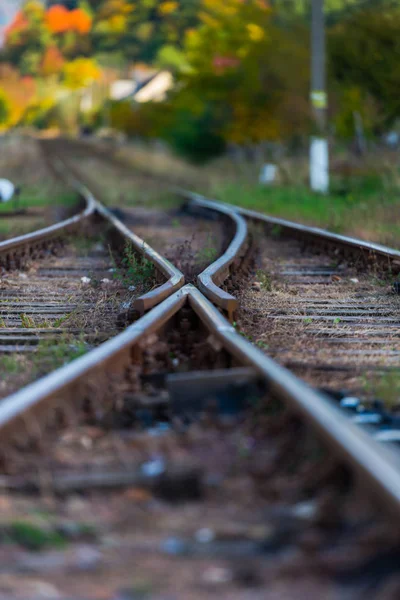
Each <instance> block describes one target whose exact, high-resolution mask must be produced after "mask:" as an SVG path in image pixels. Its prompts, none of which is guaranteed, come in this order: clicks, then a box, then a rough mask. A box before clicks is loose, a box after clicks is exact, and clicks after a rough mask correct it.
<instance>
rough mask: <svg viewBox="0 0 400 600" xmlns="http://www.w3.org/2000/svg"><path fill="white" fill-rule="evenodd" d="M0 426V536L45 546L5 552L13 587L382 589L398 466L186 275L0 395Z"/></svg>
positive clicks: (391, 562)
mask: <svg viewBox="0 0 400 600" xmlns="http://www.w3.org/2000/svg"><path fill="white" fill-rule="evenodd" d="M191 200H192V202H191V210H195V211H198V210H206V209H207V210H211V208H212V204H210V203H209V202H207V201H202V200H201V199H200V198H199V197H198V196H196V197H194V198H193V197H192V198H191ZM221 210H224V209H223V207H221ZM225 211H226V209H225ZM230 218H231V220H232V224H234V228H235V229H236V236H235V238H234V239H233V240H232V242H231V243H230V245H229V246H228V247H227V248H226V251H225V253H224V255H223V256H221V257H220V258H219V259H218V260H217V261H216V262H215V263H213V264H211V265H210V266H209V267H208V268H207V269H206V270H205V271H204V272H203V273H200V274H199V275H198V278H197V280H198V282H199V285H200V286H201V287H202V291H204V293H206V294H208V295H209V297H210V298H211V299H212V300H213V301H214V302H215V303H216V304H217V305H218V306H220V307H221V308H222V309H223V310H225V311H227V312H228V313H229V312H230V313H232V311H233V310H234V309H235V302H234V301H235V299H234V298H232V297H231V296H230V295H229V294H228V293H227V292H224V291H223V290H222V291H219V290H218V285H221V284H222V283H223V282H224V281H225V280H226V278H227V277H228V275H229V274H231V275H233V276H235V274H236V273H235V272H236V270H237V267H238V262H237V260H238V259H237V256H236V254H238V255H240V256H241V257H242V258H243V256H244V257H245V258H246V257H248V243H247V241H246V226H245V224H244V223H243V221H242V219H240V218H238V217H235V216H234V215H233V216H231V217H230ZM240 262H241V263H243V261H242V260H241V261H240ZM245 264H246V265H247V264H248V261H245ZM263 281H264V283H265V284H266V285H268V283H266V279H264V278H263ZM237 283H238V280H237V281H236V284H235V285H237ZM256 287H257V286H256ZM0 426H1V433H2V445H1V448H0V451H1V463H2V471H3V477H2V479H1V485H2V486H3V488H4V489H5V490H8V491H9V493H12V494H13V495H12V503H9V504H8V505H7V504H4V503H3V518H4V517H7V519H8V520H7V522H6V523H4V524H3V526H2V532H3V535H4V536H6V537H7V538H8V539H10V540H11V541H14V542H19V544H23V545H25V546H26V547H28V548H32V547H41V548H46V547H47V553H44V554H42V555H41V558H38V557H33V556H32V555H30V554H29V553H27V552H18V551H17V550H16V548H15V546H13V552H14V553H13V557H12V564H11V561H10V562H6V561H4V563H3V573H4V572H6V573H7V576H3V575H2V574H1V573H0V589H1V586H3V587H7V590H8V593H9V594H11V597H18V595H19V596H21V597H24V596H25V597H26V596H27V595H28V596H29V597H34V595H35V593H36V590H37V587H35V586H37V585H38V584H37V580H38V578H39V581H40V579H43V577H45V579H46V584H47V586H49V587H47V589H46V593H47V594H49V590H50V591H51V592H52V593H53V595H58V597H61V598H67V597H77V596H80V597H82V596H83V597H89V598H115V597H117V598H118V597H128V598H129V597H135V595H136V596H138V595H139V597H140V595H141V596H143V595H144V596H146V595H147V597H149V598H153V599H158V600H161V599H163V598H166V597H169V596H171V595H172V597H176V598H179V599H181V598H182V599H183V598H185V599H187V598H194V599H197V598H199V599H200V598H205V597H207V598H209V597H218V598H226V599H228V598H229V599H230V600H231V599H233V600H235V599H239V598H240V599H241V600H244V599H245V598H246V599H248V598H251V599H254V600H256V599H257V600H258V599H261V598H263V599H265V598H276V597H277V596H279V597H280V598H293V597H297V598H298V597H300V598H301V597H304V598H310V597H326V598H334V597H345V596H346V597H351V598H364V597H369V598H380V599H381V598H393V599H394V598H396V597H397V596H398V593H399V582H398V577H397V573H396V569H397V561H398V552H399V539H398V530H397V527H396V526H394V523H396V522H397V519H396V517H398V512H399V507H400V478H399V472H398V467H397V459H395V458H394V456H393V455H392V454H391V451H389V450H388V449H383V448H381V447H380V446H377V445H376V443H375V442H374V441H373V440H371V439H370V438H369V437H368V436H366V434H364V433H363V432H362V431H360V430H359V429H358V428H356V427H354V426H353V425H352V424H351V423H350V422H349V421H348V420H347V419H346V418H345V417H344V416H343V415H342V414H341V412H340V411H338V410H337V409H336V407H334V406H333V405H332V404H330V403H329V402H328V401H327V400H326V399H325V398H324V397H323V396H321V395H319V394H317V393H316V392H314V391H313V390H312V389H310V388H308V387H307V386H305V385H304V384H303V383H301V382H300V381H299V380H297V379H296V378H295V377H293V376H292V375H291V374H290V373H288V372H287V371H285V370H284V369H282V368H281V367H279V366H278V365H277V364H276V363H274V362H273V361H271V360H270V359H269V358H268V357H266V356H264V355H263V354H262V353H261V352H260V350H258V349H257V348H256V347H255V346H254V345H253V344H250V343H249V342H248V341H247V340H246V339H244V338H243V337H242V336H240V335H239V334H238V333H237V332H236V331H235V329H234V327H232V325H230V324H229V322H228V321H226V320H225V319H224V318H223V317H222V316H221V315H220V314H219V313H218V312H217V310H216V309H215V308H214V307H213V306H212V305H211V304H210V302H209V301H207V300H206V299H205V298H204V296H203V295H202V294H201V293H200V292H199V291H198V290H196V289H195V288H194V287H193V286H191V285H189V286H185V287H184V288H182V289H181V290H179V291H178V292H176V293H175V294H174V295H172V296H170V297H169V298H167V299H166V300H164V302H163V303H161V304H159V305H158V306H156V307H155V308H153V310H151V311H150V312H149V313H148V314H147V315H145V316H144V317H142V318H141V319H139V320H138V321H136V322H135V323H134V324H133V325H130V326H129V327H127V328H126V329H125V331H124V332H122V333H120V334H118V335H117V336H116V337H114V338H113V339H111V340H109V341H107V342H105V343H104V344H102V345H100V346H99V347H98V348H95V349H94V350H93V351H91V352H89V353H87V354H86V355H85V356H83V357H81V358H78V359H76V360H75V361H73V362H72V363H71V364H69V365H67V366H65V367H63V368H62V369H60V370H58V371H55V372H53V373H51V374H50V375H48V376H46V377H45V378H43V379H41V380H39V381H37V382H36V383H34V384H32V385H31V386H30V387H28V388H26V389H22V390H20V391H19V392H17V393H16V394H14V395H13V396H10V397H9V398H7V399H6V400H4V401H3V404H2V405H1V410H0ZM37 492H40V497H39V499H38V498H35V497H34V496H32V493H37ZM77 493H79V494H82V496H81V497H77V495H76V494H77ZM50 499H51V502H50ZM171 501H172V503H171ZM43 502H47V504H46V506H47V513H46V515H43V511H42V512H40V509H42V508H43ZM176 502H179V504H176ZM49 506H50V507H51V508H50V509H49ZM26 514H30V515H38V514H40V516H37V517H33V516H31V517H30V519H29V523H28V524H26V522H25V523H21V522H20V520H19V519H20V518H21V515H26ZM393 516H395V520H394V521H393V518H392V517H393ZM78 521H80V522H78ZM55 543H64V544H66V547H65V548H64V550H63V551H62V552H60V551H59V552H57V553H54V552H52V550H51V546H52V544H55ZM83 543H85V545H84V546H83ZM132 564H134V565H135V570H133V569H132ZM12 573H15V574H18V575H16V576H15V577H14V578H13V577H12ZM71 574H72V575H73V577H71ZM166 595H167V596H166Z"/></svg>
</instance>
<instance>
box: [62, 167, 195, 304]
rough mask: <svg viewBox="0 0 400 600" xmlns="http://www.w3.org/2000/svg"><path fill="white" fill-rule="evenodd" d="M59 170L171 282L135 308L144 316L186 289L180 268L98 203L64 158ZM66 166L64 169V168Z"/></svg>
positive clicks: (145, 296)
mask: <svg viewBox="0 0 400 600" xmlns="http://www.w3.org/2000/svg"><path fill="white" fill-rule="evenodd" d="M52 162H53V164H54V167H55V169H56V170H57V171H58V172H59V174H60V176H62V177H63V178H64V179H66V181H67V182H68V184H69V185H70V186H71V187H73V188H74V189H75V190H76V191H77V192H78V193H79V194H80V195H81V196H83V197H84V198H85V199H86V201H87V203H90V205H93V206H94V210H95V213H96V214H98V215H100V216H101V217H102V218H103V219H104V220H105V221H108V222H109V223H111V224H112V225H113V227H114V228H115V229H116V230H117V231H118V232H119V233H120V234H121V235H122V236H123V237H124V238H125V239H126V240H129V242H130V243H131V244H132V246H133V247H134V249H135V251H136V252H138V253H139V254H141V255H142V256H144V257H145V258H147V259H148V260H150V261H151V262H152V263H153V264H154V265H155V267H156V268H157V269H158V270H159V271H160V272H161V273H162V274H163V275H164V276H165V277H166V279H167V281H166V282H165V283H163V284H161V285H159V286H157V287H156V288H155V289H153V290H150V292H147V293H146V294H143V295H142V296H140V297H139V298H137V299H136V300H134V302H133V308H134V309H135V310H137V311H138V312H139V313H140V314H143V313H144V312H146V311H147V310H150V309H151V308H153V306H155V305H156V304H158V303H159V302H161V301H162V300H165V298H167V297H168V296H170V295H171V294H172V293H173V292H175V291H176V290H178V289H179V288H180V287H182V286H183V285H184V283H185V277H184V275H183V273H181V271H179V269H177V268H176V267H175V266H174V265H173V264H172V263H170V261H169V260H167V259H166V258H164V257H163V256H161V254H159V253H158V252H157V251H156V250H154V249H153V248H152V247H151V246H149V244H147V243H146V242H145V241H144V240H142V239H141V238H140V237H139V236H137V235H136V234H134V233H133V232H132V231H130V229H128V228H127V227H125V225H124V224H123V223H121V221H120V220H119V219H117V217H115V216H114V215H113V214H112V213H111V212H110V211H109V210H108V209H107V208H106V207H105V206H104V205H103V204H101V203H100V202H99V201H98V200H96V199H95V198H94V196H93V194H92V193H91V191H90V190H89V189H88V188H87V187H86V186H85V185H83V183H82V182H81V181H79V179H77V178H76V176H75V174H73V173H72V170H71V169H70V168H69V167H68V169H69V171H70V172H68V169H66V166H65V163H64V161H61V160H60V159H53V160H52ZM61 167H62V169H61Z"/></svg>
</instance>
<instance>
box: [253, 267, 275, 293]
mask: <svg viewBox="0 0 400 600" xmlns="http://www.w3.org/2000/svg"><path fill="white" fill-rule="evenodd" d="M256 279H257V281H259V282H260V285H261V287H262V289H263V290H265V291H267V292H271V291H272V278H271V275H270V274H269V273H267V271H263V270H262V269H258V270H257V272H256Z"/></svg>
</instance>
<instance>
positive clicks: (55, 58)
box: [40, 46, 65, 77]
mask: <svg viewBox="0 0 400 600" xmlns="http://www.w3.org/2000/svg"><path fill="white" fill-rule="evenodd" d="M64 63H65V60H64V57H63V55H62V54H61V52H60V50H59V49H58V48H57V46H49V47H48V48H47V50H46V51H45V53H44V56H43V59H42V62H41V65H40V74H41V75H42V76H43V77H48V76H50V75H58V74H60V73H61V70H62V68H63V66H64Z"/></svg>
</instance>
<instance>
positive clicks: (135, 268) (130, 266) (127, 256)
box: [110, 242, 154, 286]
mask: <svg viewBox="0 0 400 600" xmlns="http://www.w3.org/2000/svg"><path fill="white" fill-rule="evenodd" d="M110 253H111V252H110ZM111 260H112V262H113V267H114V269H115V270H114V277H115V278H116V279H118V280H119V281H121V283H123V284H124V285H128V286H129V285H135V286H136V285H139V284H142V285H148V284H149V282H151V281H152V280H153V279H154V264H153V263H152V262H151V260H149V259H148V258H146V257H145V256H144V253H143V254H142V255H141V256H137V254H136V253H135V251H134V249H133V246H132V244H130V243H129V242H127V243H126V245H125V248H124V253H123V257H122V259H121V263H120V265H117V264H116V261H115V259H114V257H113V255H112V254H111Z"/></svg>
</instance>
